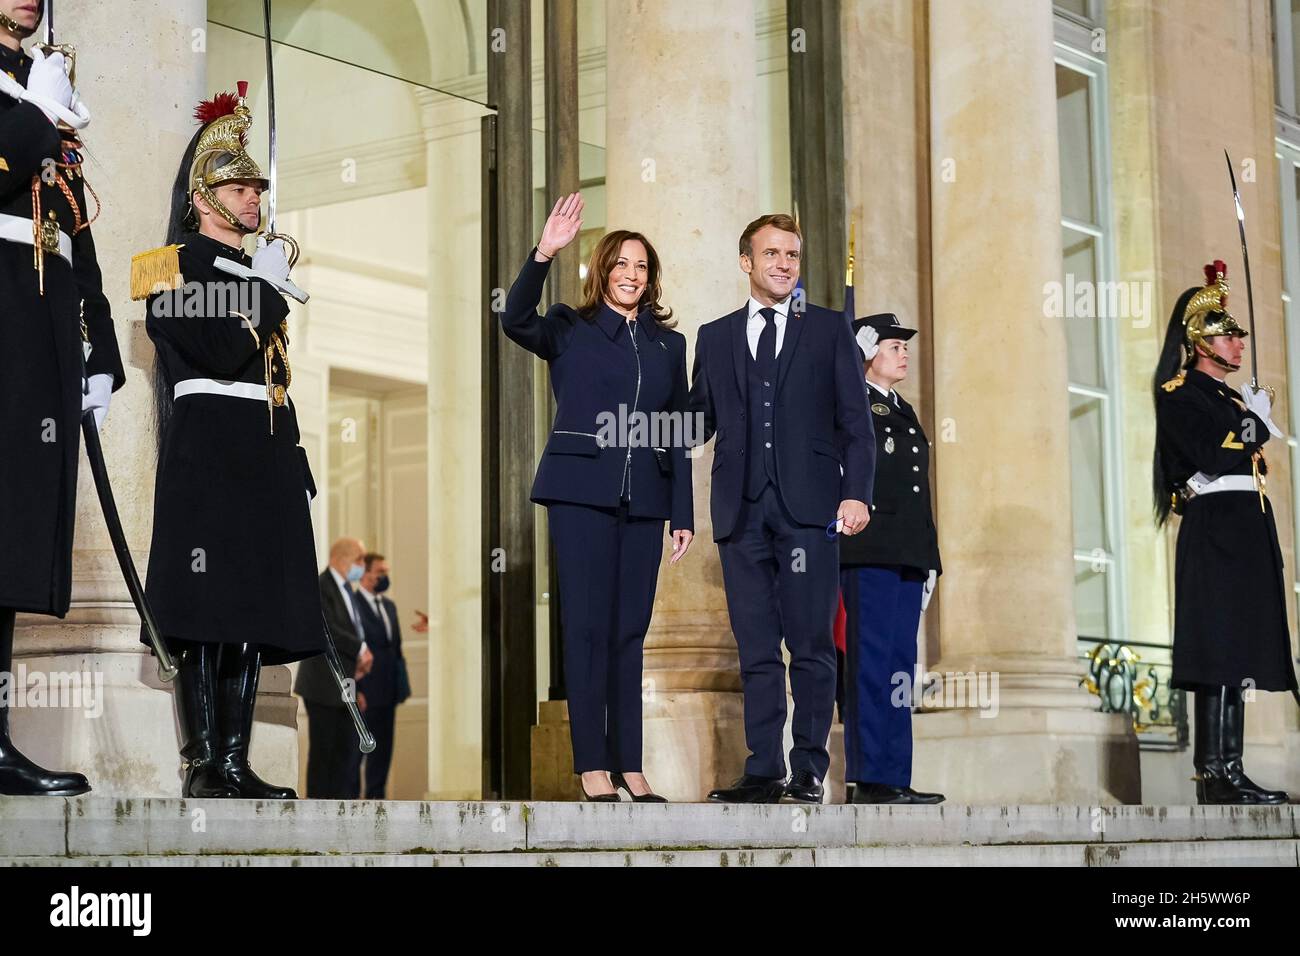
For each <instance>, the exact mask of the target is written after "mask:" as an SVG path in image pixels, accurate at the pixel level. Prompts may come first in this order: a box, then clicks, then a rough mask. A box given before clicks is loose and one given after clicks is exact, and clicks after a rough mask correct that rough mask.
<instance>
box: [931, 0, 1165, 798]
mask: <svg viewBox="0 0 1300 956" xmlns="http://www.w3.org/2000/svg"><path fill="white" fill-rule="evenodd" d="M929 35H930V90H931V99H930V110H931V119H930V133H931V163H930V171H931V184H930V189H931V197H932V206H931V208H932V219H931V225H932V236H933V240H932V243H933V244H932V260H933V294H934V314H935V316H936V322H935V331H934V342H933V348H934V393H935V419H936V429H935V430H936V434H935V435H934V436H933V437H934V441H935V450H936V478H937V491H938V494H937V509H936V510H937V521H938V523H939V526H940V528H941V529H942V531H943V547H944V566H945V573H944V576H943V578H942V585H941V587H942V589H943V595H944V605H945V608H946V609H947V613H946V614H945V615H944V617H943V619H942V620H941V621H940V625H939V651H940V657H939V661H938V663H937V665H936V666H935V670H936V671H938V672H940V673H943V672H951V673H953V674H958V675H960V674H971V673H972V672H974V673H975V674H976V675H977V677H978V678H979V679H980V680H981V681H987V683H982V685H981V686H982V687H983V689H984V690H985V694H986V697H985V699H986V701H987V702H988V703H996V706H997V710H996V716H994V711H993V710H992V709H991V708H985V709H983V710H981V709H978V708H977V707H976V704H977V703H979V701H975V700H970V699H969V697H968V695H967V694H966V693H964V692H965V691H967V690H968V689H969V684H968V683H967V682H965V681H962V680H960V679H944V680H943V681H942V682H941V685H940V690H941V691H943V692H944V693H945V694H950V695H953V696H950V697H949V698H948V702H947V704H948V706H947V709H942V710H938V711H937V712H935V713H932V714H926V715H922V716H919V717H918V718H917V720H916V721H915V730H916V758H915V761H914V767H915V778H916V780H917V782H918V785H919V786H921V787H923V788H927V789H929V788H933V789H940V790H944V791H945V792H946V793H947V794H948V796H949V798H950V799H952V800H954V801H956V802H959V803H1088V802H1097V801H1101V802H1128V801H1136V800H1137V799H1138V795H1139V779H1138V769H1137V744H1136V740H1135V738H1134V737H1133V735H1132V733H1131V731H1130V730H1129V728H1128V726H1127V718H1125V717H1123V716H1120V715H1105V714H1101V713H1098V712H1096V710H1095V709H1094V707H1095V702H1094V701H1093V700H1092V699H1091V698H1090V697H1089V695H1088V694H1087V692H1086V691H1084V690H1082V689H1080V688H1079V686H1078V681H1079V676H1080V666H1079V663H1078V661H1077V660H1076V659H1075V658H1076V654H1075V641H1076V635H1075V622H1074V608H1073V590H1074V587H1073V567H1072V551H1073V547H1072V529H1071V512H1070V499H1069V488H1070V470H1069V455H1070V447H1069V416H1068V402H1067V391H1066V386H1067V378H1066V375H1067V373H1066V354H1065V342H1066V340H1065V329H1064V327H1063V326H1062V324H1061V320H1059V319H1055V318H1044V316H1043V295H1044V286H1045V284H1046V283H1048V282H1054V281H1059V280H1060V276H1061V243H1060V216H1061V209H1060V176H1059V169H1058V166H1059V162H1058V154H1057V148H1058V147H1057V127H1056V101H1055V95H1054V90H1055V82H1054V74H1053V62H1052V9H1051V5H1050V4H1029V5H1026V4H1023V3H1020V2H1018V0H993V2H990V3H983V4H978V5H977V4H945V5H944V9H943V15H942V16H935V17H932V18H931V19H930V34H929ZM1009 90H1014V91H1016V92H1015V95H1014V96H1011V95H1008V93H1007V91H1009ZM993 679H996V680H997V684H996V685H993V684H992V680H993ZM994 691H996V692H994ZM957 692H963V693H961V694H960V696H958V695H957ZM990 693H991V699H990V698H989V697H988V695H989V694H990ZM962 697H966V698H967V699H965V700H962V699H961V698H962Z"/></svg>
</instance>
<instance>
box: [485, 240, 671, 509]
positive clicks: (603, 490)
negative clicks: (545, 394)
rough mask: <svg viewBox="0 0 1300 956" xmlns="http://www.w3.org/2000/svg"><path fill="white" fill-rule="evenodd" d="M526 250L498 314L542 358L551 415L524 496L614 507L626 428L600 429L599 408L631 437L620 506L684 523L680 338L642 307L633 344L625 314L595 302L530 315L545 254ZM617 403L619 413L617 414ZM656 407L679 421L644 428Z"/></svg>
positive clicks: (625, 450) (547, 266)
mask: <svg viewBox="0 0 1300 956" xmlns="http://www.w3.org/2000/svg"><path fill="white" fill-rule="evenodd" d="M534 252H536V250H534V251H533V252H530V253H529V254H528V261H527V262H525V263H524V266H523V268H522V269H520V270H519V277H518V278H517V279H515V283H514V285H512V286H511V287H510V293H509V295H507V296H506V308H505V312H504V313H503V314H502V316H501V328H502V330H503V331H504V332H505V334H506V335H507V337H509V338H510V339H511V340H512V341H514V342H517V343H518V344H520V345H522V346H523V347H524V348H526V349H528V351H530V352H532V353H533V354H535V355H537V356H539V357H540V358H543V359H545V360H546V361H547V363H548V364H549V366H550V371H551V390H552V391H553V392H554V393H555V423H554V424H553V425H552V427H551V436H550V439H549V440H548V441H547V443H546V451H545V452H544V453H543V454H542V460H541V461H540V462H539V463H538V465H537V477H536V479H535V480H534V481H533V490H532V500H533V501H535V502H537V503H539V504H547V503H548V502H552V501H564V502H571V503H573V504H584V505H597V506H600V507H605V508H617V507H618V503H619V498H620V495H621V493H622V490H623V485H624V469H625V467H627V461H628V458H627V453H628V448H627V447H626V446H624V447H619V446H618V445H617V444H616V443H617V442H618V441H619V440H620V438H623V437H627V436H620V435H619V431H621V430H623V429H622V427H621V426H619V427H616V428H614V429H612V432H613V433H612V435H611V434H603V433H602V425H603V422H604V421H605V420H606V419H604V418H603V417H602V416H613V418H614V420H615V421H617V420H618V419H624V420H626V421H627V422H628V425H629V426H630V427H629V429H628V434H629V435H630V437H631V442H632V443H633V444H632V448H631V452H632V455H631V466H630V467H631V475H630V487H631V501H630V504H629V507H628V511H629V513H630V514H631V515H633V516H634V517H641V518H662V519H665V520H667V521H669V522H670V523H669V528H670V530H674V531H676V530H680V529H685V530H688V531H694V530H695V512H694V504H693V502H692V500H691V459H690V455H689V451H690V449H689V448H687V445H686V439H687V438H688V437H689V436H688V435H687V434H686V433H685V418H686V402H687V389H686V339H685V337H684V336H683V335H682V334H681V333H680V332H674V331H673V330H671V329H666V328H664V327H663V326H661V325H660V324H659V323H658V322H657V321H656V320H655V318H654V317H653V316H652V315H650V314H648V313H646V312H643V313H642V314H641V315H640V316H638V318H637V327H638V331H637V339H636V342H635V347H634V343H633V341H632V338H631V335H630V333H629V332H628V324H627V322H626V321H625V320H624V319H623V317H622V316H621V315H619V314H618V313H617V312H615V311H614V310H613V309H611V308H609V306H607V305H603V304H602V305H601V307H600V309H599V310H598V311H597V312H596V313H595V314H594V315H593V316H592V317H591V319H590V320H588V319H585V318H583V317H582V316H580V315H578V313H577V312H576V311H575V310H574V309H572V308H571V307H569V306H567V305H564V304H558V305H553V306H551V307H550V309H548V310H547V312H546V314H545V315H539V314H538V313H537V304H538V303H539V302H540V301H541V297H542V286H543V284H544V283H545V282H546V275H547V272H548V271H549V269H550V263H549V262H537V261H536V260H535V259H534V258H533V254H534ZM620 406H623V407H625V408H626V409H627V413H628V415H627V416H624V415H620V413H619V408H620ZM633 410H635V411H638V412H642V413H644V415H645V416H646V418H645V421H646V423H647V424H646V425H644V426H643V427H642V428H641V430H640V432H641V435H638V434H637V430H636V426H635V422H634V421H632V419H631V418H630V413H631V412H632V411H633ZM657 412H676V413H677V415H676V416H674V417H675V419H676V421H677V422H678V423H680V424H678V425H677V426H676V427H669V428H666V429H665V428H657V429H652V427H651V423H652V422H653V419H651V418H650V416H652V415H654V414H655V413H657ZM658 420H659V421H660V422H664V421H667V422H670V423H671V421H672V420H671V419H664V418H660V419H658ZM656 431H657V434H656ZM641 436H644V440H642V437H641Z"/></svg>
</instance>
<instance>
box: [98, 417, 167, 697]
mask: <svg viewBox="0 0 1300 956" xmlns="http://www.w3.org/2000/svg"><path fill="white" fill-rule="evenodd" d="M81 433H82V435H83V436H84V438H85V445H86V460H87V461H88V462H89V463H90V473H91V475H92V476H93V477H94V479H95V491H96V492H97V493H98V494H99V505H100V508H101V510H102V511H103V512H104V524H106V525H107V526H108V537H109V539H110V540H111V541H112V542H113V551H114V553H116V554H117V563H118V565H119V566H120V567H121V568H122V577H123V578H125V579H126V589H127V591H128V592H130V594H131V601H132V603H134V604H135V609H136V611H137V613H139V615H140V621H141V622H142V623H143V625H144V633H145V637H146V638H148V640H149V645H150V646H151V647H152V648H153V652H154V654H155V655H156V656H157V658H158V676H159V677H160V678H162V679H163V680H164V681H169V680H171V679H172V678H173V677H175V676H176V664H175V662H174V661H173V660H172V656H171V654H170V653H169V652H168V650H167V643H166V642H165V641H164V640H163V637H162V632H160V631H159V630H158V622H157V621H155V620H154V616H153V611H151V610H150V608H149V601H148V599H147V598H146V597H145V594H144V588H143V587H141V585H140V575H139V574H138V573H137V572H136V569H135V561H134V560H133V559H132V557H131V549H130V547H129V546H128V545H127V543H126V532H125V531H123V530H122V519H121V517H120V516H119V515H118V513H117V501H116V500H115V499H114V498H113V485H112V484H111V483H110V482H109V480H108V466H107V465H106V464H105V462H104V449H103V446H101V445H100V443H99V429H98V428H97V427H96V426H95V414H94V412H86V413H85V414H84V415H82V416H81Z"/></svg>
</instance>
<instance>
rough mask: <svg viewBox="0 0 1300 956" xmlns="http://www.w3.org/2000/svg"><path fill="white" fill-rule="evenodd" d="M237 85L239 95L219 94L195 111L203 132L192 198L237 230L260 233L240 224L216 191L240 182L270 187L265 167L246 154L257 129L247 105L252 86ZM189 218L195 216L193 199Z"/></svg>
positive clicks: (193, 165) (192, 176)
mask: <svg viewBox="0 0 1300 956" xmlns="http://www.w3.org/2000/svg"><path fill="white" fill-rule="evenodd" d="M236 85H237V86H238V88H239V93H238V94H234V93H218V94H217V95H216V96H214V97H213V98H212V99H211V100H206V101H204V102H202V103H200V104H199V105H198V106H197V107H196V108H195V110H194V118H195V119H197V120H198V121H199V123H201V124H202V125H203V130H202V132H200V133H199V137H198V140H197V141H196V142H195V144H194V159H193V160H192V161H191V163H190V193H191V197H192V196H193V193H196V192H197V193H198V194H199V195H200V196H202V197H203V199H204V201H205V202H207V204H208V205H209V206H211V207H212V208H213V209H215V210H216V211H217V214H218V215H220V216H221V218H222V219H224V220H226V222H228V223H230V225H232V226H234V227H235V228H236V229H239V230H241V231H242V232H256V231H257V230H256V229H249V228H248V227H247V226H245V225H244V224H243V223H242V222H240V221H239V217H237V216H236V215H235V214H234V213H232V212H231V211H230V210H229V209H227V208H226V207H225V205H224V204H223V203H221V201H220V200H218V199H217V197H216V194H215V193H214V192H213V191H212V190H214V189H215V188H216V187H218V186H221V185H223V184H225V183H230V182H235V181H236V180H252V181H254V182H259V183H261V184H262V188H263V189H265V188H266V186H267V183H268V180H267V178H266V175H265V174H264V173H263V172H262V170H261V167H259V166H258V165H257V162H256V161H255V160H254V159H253V157H252V156H249V155H248V153H247V152H246V150H245V147H246V145H247V143H248V131H249V129H250V128H251V127H252V125H253V114H252V112H251V111H250V110H249V108H248V105H247V103H245V102H244V97H245V96H247V94H248V83H246V82H245V81H243V80H240V81H239V83H238V84H236ZM189 215H190V216H191V217H193V216H194V209H193V199H192V198H191V207H190V213H189Z"/></svg>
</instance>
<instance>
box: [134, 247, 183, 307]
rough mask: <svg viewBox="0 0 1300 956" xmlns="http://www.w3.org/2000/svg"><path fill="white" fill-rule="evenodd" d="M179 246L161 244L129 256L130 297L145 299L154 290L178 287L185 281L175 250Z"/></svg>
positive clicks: (160, 290)
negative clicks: (155, 247) (158, 246)
mask: <svg viewBox="0 0 1300 956" xmlns="http://www.w3.org/2000/svg"><path fill="white" fill-rule="evenodd" d="M180 248H181V247H180V246H163V247H162V248H161V249H150V250H149V251H148V252H141V253H138V254H136V255H134V256H132V257H131V298H132V299H133V300H135V301H137V302H138V301H139V300H140V299H147V298H149V296H151V295H153V294H154V293H155V292H163V291H165V290H168V289H179V288H180V287H181V286H182V285H183V284H184V282H185V277H184V276H183V275H181V260H180V256H179V255H177V253H176V250H178V249H180Z"/></svg>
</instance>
